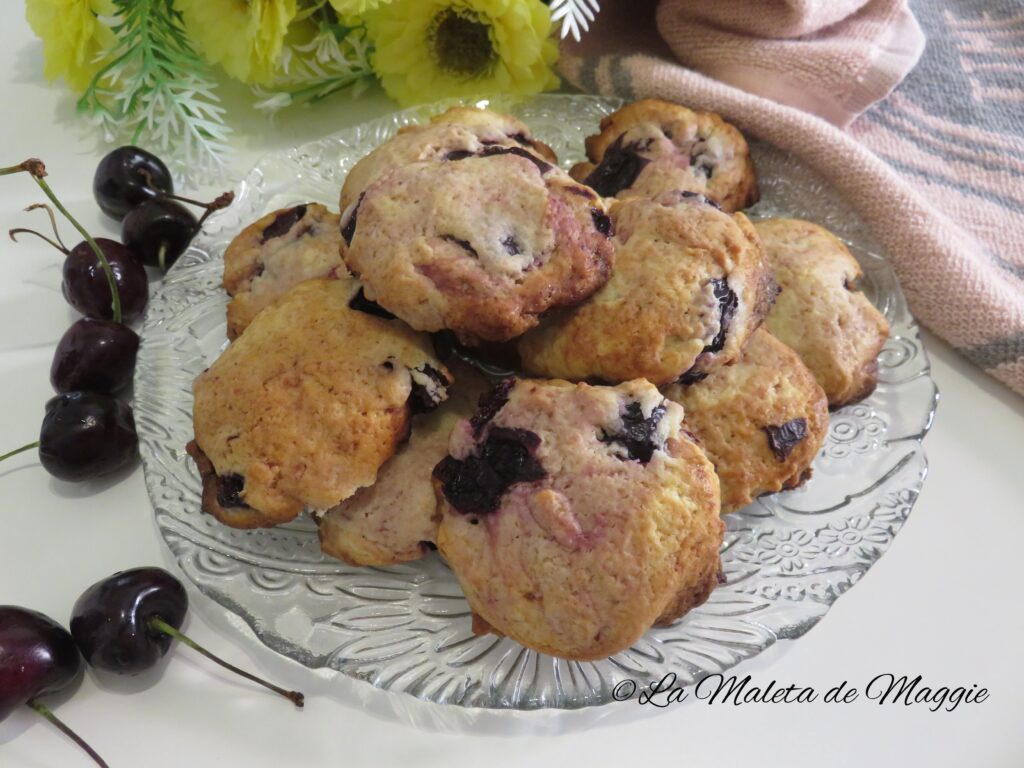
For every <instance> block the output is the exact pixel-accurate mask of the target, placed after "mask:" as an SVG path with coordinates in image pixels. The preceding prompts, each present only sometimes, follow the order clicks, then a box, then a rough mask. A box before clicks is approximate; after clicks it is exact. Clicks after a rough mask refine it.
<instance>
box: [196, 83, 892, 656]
mask: <svg viewBox="0 0 1024 768" xmlns="http://www.w3.org/2000/svg"><path fill="white" fill-rule="evenodd" d="M586 150H587V157H588V160H589V161H588V162H586V163H581V164H579V165H577V166H575V167H573V168H572V169H571V170H570V171H569V172H568V173H567V172H565V171H563V170H562V169H561V168H560V167H559V165H558V163H557V159H556V158H555V156H554V153H553V152H552V151H551V149H550V148H549V147H547V146H546V145H544V144H543V143H541V142H540V141H538V140H537V139H535V138H533V137H532V136H531V134H530V131H529V128H528V127H527V126H526V125H524V124H523V123H521V122H520V121H518V120H516V119H514V118H511V117H508V116H505V115H500V114H497V113H493V112H489V111H485V110H479V109H468V108H457V109H452V110H449V111H448V112H446V113H444V114H442V115H440V116H438V117H436V118H435V119H434V120H433V121H431V122H430V123H429V124H426V125H417V126H412V127H409V128H406V129H403V130H402V131H400V132H399V133H398V135H397V136H396V137H394V138H393V139H391V140H390V141H388V142H386V143H385V144H383V145H382V146H380V147H378V148H377V149H376V150H374V151H373V152H371V153H370V154H369V155H368V156H366V157H365V158H364V159H362V160H361V161H360V162H359V163H357V164H356V165H355V167H354V168H353V169H352V170H351V172H350V173H349V175H348V177H347V178H346V180H345V184H344V187H343V188H342V190H341V193H340V206H339V209H338V211H339V212H338V213H332V212H331V211H329V210H328V209H327V208H326V207H324V206H322V205H318V204H314V203H309V204H305V205H299V206H296V207H293V208H288V209H285V210H280V211H275V212H273V213H270V214H268V215H267V216H265V217H264V218H262V219H260V220H259V221H256V222H255V223H253V224H251V225H250V226H248V227H247V228H246V229H245V230H243V231H242V232H241V233H239V234H238V236H237V237H236V238H235V239H234V241H233V242H232V243H231V245H230V246H229V247H228V249H227V251H226V252H225V254H224V287H225V289H226V290H227V292H228V293H229V295H230V296H231V302H230V304H229V306H228V335H229V338H230V339H232V343H231V344H230V346H229V347H228V348H227V350H226V351H225V352H224V354H223V355H222V356H221V357H220V359H218V360H217V361H216V362H215V363H214V364H213V365H212V366H211V367H210V368H209V370H207V371H206V372H204V373H203V374H202V375H201V376H200V377H199V378H198V379H196V382H195V386H194V393H195V407H194V414H193V420H194V426H195V439H194V440H193V441H192V442H191V443H190V444H189V446H188V450H189V453H190V455H191V456H192V457H193V458H194V459H195V461H196V464H197V466H198V468H199V471H200V474H201V475H202V478H203V509H204V511H206V512H207V513H209V514H211V515H214V516H215V517H216V518H217V519H218V520H220V521H221V522H223V523H225V524H226V525H230V526H234V527H239V528H251V527H262V526H272V525H278V524H280V523H283V522H286V521H288V520H291V519H293V518H294V517H295V516H296V515H298V514H300V513H301V512H302V511H304V510H305V511H308V512H309V513H311V514H312V515H313V516H314V517H315V519H316V520H317V522H318V525H319V533H320V541H321V545H322V547H323V550H324V552H325V553H327V554H329V555H332V556H334V557H337V558H340V559H342V560H344V561H346V562H348V563H352V564H355V565H387V564H392V563H399V562H406V561H410V560H415V559H417V558H419V557H421V556H423V555H424V553H425V552H426V551H428V550H431V549H438V550H439V551H440V555H441V556H442V557H443V558H444V560H445V561H446V562H447V563H448V565H449V566H450V567H451V569H452V571H453V572H454V574H455V576H456V577H457V579H458V581H459V583H460V585H461V586H462V589H463V591H464V592H465V594H466V597H467V599H468V601H469V604H470V606H471V608H472V609H473V613H474V621H473V626H474V629H475V630H476V631H478V632H492V633H494V634H499V635H507V636H508V637H511V638H513V639H514V640H516V641H518V642H520V643H522V644H523V645H525V646H528V647H530V648H533V649H536V650H538V651H541V652H544V653H549V654H552V655H555V656H560V657H563V658H569V659H580V660H582V659H598V658H604V657H607V656H609V655H611V654H614V653H616V652H618V651H620V650H623V649H625V648H627V647H629V646H630V645H631V644H632V643H634V642H635V641H636V640H637V639H638V638H639V637H640V636H641V635H642V634H643V633H644V632H645V631H646V630H647V629H648V628H650V627H651V626H653V625H655V624H659V625H660V624H665V623H668V622H672V621H675V620H677V619H678V618H679V617H680V616H682V615H683V614H685V613H686V612H687V611H688V610H690V609H691V608H693V607H695V606H697V605H700V604H701V603H702V602H704V601H705V600H706V599H707V597H708V595H709V594H710V593H711V591H712V590H713V589H714V587H715V585H716V584H717V583H718V580H719V578H720V564H719V548H720V546H721V543H722V537H723V531H724V525H723V523H722V520H721V515H722V514H723V513H728V512H731V511H734V510H737V509H739V508H741V507H743V506H745V505H747V504H749V503H751V502H752V501H753V500H754V499H755V498H757V497H758V496H760V495H762V494H766V493H774V492H777V491H780V490H783V489H787V488H794V487H796V486H798V485H800V484H801V483H802V482H804V481H805V480H806V479H807V478H808V477H809V476H810V472H811V464H812V462H813V460H814V458H815V456H816V455H817V453H818V451H819V449H820V447H821V444H822V442H823V440H824V438H825V433H826V430H827V428H828V411H829V408H830V407H833V408H834V407H838V406H840V405H844V404H846V403H850V402H854V401H856V400H857V399H860V398H863V397H865V396H866V395H868V394H869V393H870V392H871V391H872V390H873V388H874V386H875V379H876V365H875V359H876V356H877V354H878V352H879V350H880V348H881V346H882V344H883V342H884V341H885V339H886V337H887V336H888V332H889V329H888V326H887V324H886V321H885V319H884V318H883V317H882V315H881V314H880V313H879V312H878V311H877V310H876V309H875V308H874V307H873V306H872V305H871V304H870V302H868V301H867V299H866V298H865V297H864V295H863V294H862V293H860V292H859V291H858V290H857V281H858V278H859V277H860V276H861V273H860V268H859V266H858V264H857V262H856V260H855V259H854V258H853V257H852V256H851V255H850V254H849V252H848V251H847V250H846V248H845V247H844V246H843V244H842V243H841V242H840V241H839V240H838V239H836V238H835V237H834V236H833V235H831V234H830V233H829V232H827V231H826V230H824V229H822V228H821V227H818V226H816V225H814V224H811V223H809V222H805V221H796V220H784V219H774V220H762V221H758V222H756V223H752V222H751V221H750V220H748V219H747V217H746V216H744V215H743V213H741V212H739V211H740V209H742V208H745V207H747V206H749V205H751V204H752V203H754V202H756V200H757V182H756V177H755V174H754V167H753V164H752V162H751V159H750V153H749V151H748V148H747V144H746V142H745V141H744V139H743V136H742V135H741V134H740V133H739V131H737V130H736V129H735V128H734V127H733V126H731V125H729V124H728V123H726V122H724V121H723V120H722V119H721V118H719V117H718V116H717V115H714V114H710V113H701V112H694V111H692V110H689V109H686V108H685V107H681V106H679V105H676V104H671V103H668V102H663V101H655V100H646V101H641V102H637V103H634V104H631V105H629V106H626V107H624V108H623V109H620V110H619V111H617V112H615V113H614V114H612V115H609V116H608V117H607V118H605V120H603V121H602V123H601V126H600V132H599V133H598V134H596V135H594V136H591V137H590V138H589V139H588V140H587V143H586ZM480 361H485V362H491V363H493V362H494V361H501V362H502V364H503V365H504V366H505V367H507V368H509V369H511V370H515V371H516V372H517V373H516V375H515V376H510V377H506V378H500V379H495V378H494V377H493V376H485V375H484V374H483V373H481V371H480V370H479V369H478V368H477V367H475V366H474V364H473V363H474V362H480ZM481 367H482V368H484V369H487V370H493V368H488V367H487V366H481Z"/></svg>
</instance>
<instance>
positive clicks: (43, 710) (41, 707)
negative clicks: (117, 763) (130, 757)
mask: <svg viewBox="0 0 1024 768" xmlns="http://www.w3.org/2000/svg"><path fill="white" fill-rule="evenodd" d="M25 703H26V704H27V705H28V706H30V707H31V708H32V709H34V710H35V711H36V712H38V713H39V714H40V715H42V716H43V717H45V718H46V719H47V720H49V721H50V722H51V723H53V724H54V725H55V726H57V728H58V730H60V732H61V733H63V734H64V735H65V736H67V737H68V738H69V739H71V740H72V741H73V742H75V744H77V745H78V746H80V747H81V748H82V749H84V750H85V753H86V754H87V755H89V757H91V758H92V759H93V760H95V761H96V765H99V766H102V768H109V766H108V765H107V764H106V762H104V760H103V758H102V757H100V756H99V755H98V754H97V753H96V750H95V749H93V748H92V747H90V746H89V745H88V744H87V743H86V742H85V739H83V738H82V737H81V736H79V735H78V734H77V733H75V732H74V731H72V730H71V729H70V728H68V727H67V726H66V725H65V724H64V723H63V721H61V719H60V718H59V717H57V716H56V715H55V714H53V712H51V711H50V709H49V708H48V707H47V706H46V705H45V704H40V703H39V702H38V701H36V700H35V699H29V700H28V701H27V702H25Z"/></svg>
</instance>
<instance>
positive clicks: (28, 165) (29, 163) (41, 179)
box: [0, 157, 121, 323]
mask: <svg viewBox="0 0 1024 768" xmlns="http://www.w3.org/2000/svg"><path fill="white" fill-rule="evenodd" d="M13 173H27V174H28V175H29V176H31V177H32V180H33V181H35V183H36V184H37V185H38V186H39V188H40V189H41V190H43V194H45V195H46V196H47V197H48V198H49V199H50V202H52V203H53V205H54V207H55V208H56V209H57V210H58V211H60V212H61V214H62V215H63V216H64V218H66V219H67V220H68V221H69V222H71V225H72V226H73V227H74V228H75V229H77V230H78V232H79V234H81V235H82V237H83V238H84V239H85V242H87V243H88V244H89V247H90V248H91V249H92V252H93V253H94V254H96V259H97V260H98V261H99V263H100V264H101V265H102V267H103V272H104V274H106V276H107V285H108V286H109V287H110V296H111V307H112V312H113V320H114V322H115V323H120V322H121V297H120V296H119V295H118V292H117V282H116V281H115V279H114V271H113V270H112V269H111V268H110V264H109V263H108V262H107V257H106V256H105V255H104V254H103V251H102V250H101V249H100V247H99V245H97V243H96V241H95V240H93V238H92V235H90V234H89V233H88V232H87V231H86V230H85V228H84V227H83V226H82V225H81V224H79V223H78V221H77V220H76V219H75V217H74V216H72V215H71V213H70V212H68V209H67V208H65V207H64V205H63V204H62V203H61V202H60V200H58V199H57V196H56V195H55V194H54V193H53V190H52V189H50V185H49V184H47V183H46V180H45V177H46V175H47V174H46V166H45V165H44V164H43V161H42V160H39V159H38V158H34V157H33V158H29V159H28V160H25V161H23V162H21V163H19V164H18V165H12V166H8V167H6V168H0V176H8V175H10V174H13Z"/></svg>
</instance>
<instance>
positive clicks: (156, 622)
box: [147, 616, 306, 707]
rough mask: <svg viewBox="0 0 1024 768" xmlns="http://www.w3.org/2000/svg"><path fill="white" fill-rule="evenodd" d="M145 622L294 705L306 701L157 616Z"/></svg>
mask: <svg viewBox="0 0 1024 768" xmlns="http://www.w3.org/2000/svg"><path fill="white" fill-rule="evenodd" d="M147 623H148V625H149V628H150V629H151V630H153V631H154V632H163V633H164V634H165V635H169V636H170V637H173V638H174V639H176V640H179V641H181V642H183V643H184V644H185V645H187V646H188V647H189V648H192V649H193V650H195V651H198V652H199V653H201V654H202V655H203V656H205V657H206V658H208V659H209V660H210V661H212V662H214V663H216V664H220V665H221V666H222V667H224V669H227V670H230V671H231V672H234V673H235V674H236V675H240V676H242V677H244V678H245V679H246V680H251V681H252V682H254V683H258V684H259V685H262V686H263V687H264V688H269V689H270V690H272V691H273V692H274V693H276V694H279V695H281V696H284V697H285V698H286V699H288V700H289V701H291V702H292V703H293V704H294V705H295V706H296V707H301V706H302V705H303V704H305V703H306V697H305V695H303V694H302V693H300V692H299V691H287V690H285V689H284V688H281V687H279V686H276V685H274V684H273V683H268V682H267V681H266V680H261V679H260V678H258V677H256V676H255V675H253V674H250V673H249V672H246V671H245V670H244V669H239V668H238V667H236V666H234V665H233V664H229V663H228V662H226V661H224V660H223V659H221V658H218V657H217V656H214V655H213V654H212V653H210V652H209V651H208V650H206V649H205V648H203V646H201V645H199V643H197V642H196V641H195V640H193V639H192V638H191V637H189V636H188V635H186V634H185V633H184V632H181V631H180V630H178V629H176V628H175V627H172V626H171V625H170V624H168V623H167V622H166V621H164V620H163V619H161V618H160V617H159V616H154V617H152V618H151V619H150V620H149V621H148V622H147Z"/></svg>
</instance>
